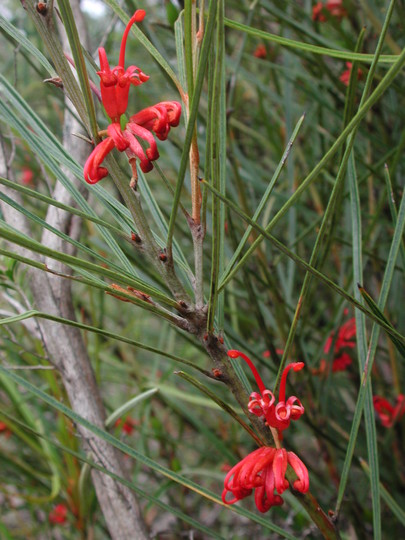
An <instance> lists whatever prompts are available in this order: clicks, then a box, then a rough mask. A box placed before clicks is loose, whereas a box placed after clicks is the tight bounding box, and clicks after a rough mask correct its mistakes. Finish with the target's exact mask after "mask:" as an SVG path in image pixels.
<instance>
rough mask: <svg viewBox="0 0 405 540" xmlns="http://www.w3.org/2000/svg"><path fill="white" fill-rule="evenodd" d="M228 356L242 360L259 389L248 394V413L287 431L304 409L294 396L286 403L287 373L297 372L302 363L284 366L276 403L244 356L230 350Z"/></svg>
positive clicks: (280, 429)
mask: <svg viewBox="0 0 405 540" xmlns="http://www.w3.org/2000/svg"><path fill="white" fill-rule="evenodd" d="M228 356H229V357H230V358H238V357H239V356H240V357H241V358H243V359H244V360H245V362H246V363H247V364H248V365H249V367H250V369H251V370H252V373H253V376H254V378H255V380H256V382H257V386H258V387H259V390H260V392H252V393H251V394H250V398H249V403H248V409H249V412H251V413H252V414H254V415H255V416H259V417H260V416H263V417H264V418H265V420H266V424H267V425H268V426H270V427H273V428H276V429H278V430H279V431H284V430H285V429H287V428H288V426H289V425H290V422H291V420H298V419H299V418H300V417H301V416H302V415H303V414H304V410H305V409H304V407H303V405H302V403H301V401H300V400H299V399H298V398H297V397H296V396H291V397H289V398H288V399H287V401H286V395H285V387H286V383H287V375H288V372H289V371H290V370H291V369H293V370H294V371H299V370H300V369H302V368H303V367H304V362H293V363H292V364H288V366H286V368H285V369H284V371H283V374H282V376H281V382H280V390H279V394H278V402H277V403H276V398H275V396H274V394H273V392H272V391H271V390H268V389H267V388H266V387H265V386H264V383H263V381H262V379H261V377H260V375H259V373H258V371H257V369H256V368H255V366H254V365H253V363H252V361H251V360H250V358H249V357H248V356H246V354H244V353H242V352H240V351H235V350H231V351H228Z"/></svg>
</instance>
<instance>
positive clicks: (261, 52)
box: [253, 43, 267, 58]
mask: <svg viewBox="0 0 405 540" xmlns="http://www.w3.org/2000/svg"><path fill="white" fill-rule="evenodd" d="M253 56H254V57H255V58H266V57H267V51H266V47H265V46H264V45H263V43H260V44H259V45H258V46H257V47H256V49H255V52H254V53H253Z"/></svg>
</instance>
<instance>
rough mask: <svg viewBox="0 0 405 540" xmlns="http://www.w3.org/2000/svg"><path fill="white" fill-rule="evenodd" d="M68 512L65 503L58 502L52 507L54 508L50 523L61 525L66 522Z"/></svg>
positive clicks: (50, 515) (50, 513)
mask: <svg viewBox="0 0 405 540" xmlns="http://www.w3.org/2000/svg"><path fill="white" fill-rule="evenodd" d="M67 513H68V508H67V506H66V505H65V504H57V505H56V506H54V507H53V508H52V510H51V511H50V512H49V516H48V519H49V523H52V524H53V525H57V524H59V525H61V524H62V523H66V521H67Z"/></svg>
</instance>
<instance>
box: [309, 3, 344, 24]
mask: <svg viewBox="0 0 405 540" xmlns="http://www.w3.org/2000/svg"><path fill="white" fill-rule="evenodd" d="M342 4H343V2H342V0H328V1H327V2H326V3H325V4H324V3H323V2H318V3H317V4H316V5H315V6H314V7H313V8H312V20H313V21H319V22H325V21H326V20H327V17H326V13H325V12H326V11H329V14H330V15H331V16H332V17H336V18H338V19H341V18H342V17H347V11H346V10H345V8H344V7H343V5H342Z"/></svg>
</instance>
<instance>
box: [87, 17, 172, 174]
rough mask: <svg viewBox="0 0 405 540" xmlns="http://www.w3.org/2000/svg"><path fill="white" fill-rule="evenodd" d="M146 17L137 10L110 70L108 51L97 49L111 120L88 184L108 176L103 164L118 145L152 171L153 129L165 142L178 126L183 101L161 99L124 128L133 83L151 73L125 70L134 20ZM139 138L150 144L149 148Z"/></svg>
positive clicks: (91, 163)
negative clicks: (117, 57)
mask: <svg viewBox="0 0 405 540" xmlns="http://www.w3.org/2000/svg"><path fill="white" fill-rule="evenodd" d="M144 17H145V11H144V10H142V9H138V10H137V11H136V12H135V13H134V15H133V16H132V18H131V19H130V21H129V23H128V24H127V27H126V28H125V32H124V35H123V37H122V41H121V49H120V56H119V61H118V66H115V67H113V68H112V69H111V68H110V65H109V63H108V59H107V55H106V52H105V50H104V49H103V48H102V47H100V48H99V50H98V53H99V58H100V71H98V72H97V74H98V75H99V77H100V79H101V81H100V89H101V99H102V102H103V105H104V108H105V110H106V112H107V114H108V116H109V117H110V119H111V122H112V123H111V124H110V125H109V126H108V128H107V134H108V136H107V138H105V139H104V140H103V141H102V142H101V143H100V144H98V145H97V146H96V147H95V148H94V150H93V152H92V153H91V154H90V156H89V157H88V159H87V161H86V163H85V166H84V171H83V173H84V179H85V180H86V182H88V183H89V184H95V183H97V182H98V181H99V180H101V179H102V178H104V177H105V176H107V175H108V170H107V169H106V168H105V167H101V166H100V165H101V163H102V162H103V161H104V159H105V157H106V156H107V154H109V153H110V152H111V150H112V149H113V148H117V150H118V151H119V152H124V151H125V153H126V154H127V156H128V158H129V162H130V163H131V164H133V165H135V163H136V160H137V159H139V161H140V167H141V169H142V171H143V172H149V171H150V170H152V169H153V164H152V161H154V160H156V159H157V158H158V157H159V152H158V150H157V145H156V141H155V139H154V137H153V135H152V132H153V133H155V134H156V136H157V138H158V139H160V140H162V141H164V140H165V139H166V138H167V136H168V134H169V131H170V128H171V127H175V126H178V125H179V121H180V114H181V105H180V103H178V102H177V101H162V102H160V103H157V104H156V105H154V106H152V107H148V108H146V109H143V110H141V111H139V112H138V113H137V114H134V115H133V116H131V117H130V120H129V122H128V123H127V125H126V126H125V128H124V129H121V124H120V119H121V116H122V115H123V114H124V113H125V111H126V110H127V107H128V95H129V88H130V86H131V84H132V85H134V86H139V85H140V84H143V83H144V82H146V81H147V80H148V79H149V76H148V75H145V73H143V72H142V71H141V70H140V69H139V68H138V67H137V66H129V67H128V68H127V69H125V47H126V43H127V38H128V34H129V31H130V29H131V26H132V25H133V24H134V23H136V22H140V21H142V20H143V18H144ZM138 139H140V140H142V141H144V142H145V143H146V144H147V145H148V148H146V150H144V149H143V147H142V145H141V143H140V142H139V140H138ZM133 171H134V175H135V174H136V168H135V166H133Z"/></svg>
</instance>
